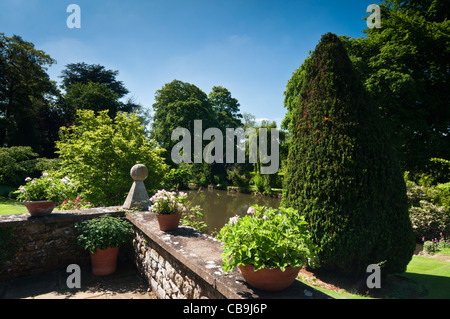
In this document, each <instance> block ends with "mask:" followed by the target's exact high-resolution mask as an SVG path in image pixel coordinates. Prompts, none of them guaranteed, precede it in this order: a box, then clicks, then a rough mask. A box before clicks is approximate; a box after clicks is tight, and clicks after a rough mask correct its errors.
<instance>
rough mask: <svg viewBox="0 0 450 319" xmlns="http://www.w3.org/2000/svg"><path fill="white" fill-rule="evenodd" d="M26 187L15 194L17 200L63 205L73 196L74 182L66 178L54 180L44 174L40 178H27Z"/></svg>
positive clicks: (20, 188)
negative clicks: (50, 202) (64, 201)
mask: <svg viewBox="0 0 450 319" xmlns="http://www.w3.org/2000/svg"><path fill="white" fill-rule="evenodd" d="M25 181H26V182H27V183H26V185H25V186H20V187H19V189H18V190H17V191H16V192H15V193H18V194H19V195H18V196H17V198H18V199H19V200H22V201H52V202H55V203H61V202H62V201H63V200H65V199H66V198H69V197H71V196H73V194H74V191H75V189H74V187H73V184H72V182H71V181H70V180H69V179H68V178H67V177H64V178H62V179H58V178H53V177H51V176H50V175H49V174H48V173H43V174H42V176H41V177H40V178H35V179H32V178H31V177H27V178H26V179H25Z"/></svg>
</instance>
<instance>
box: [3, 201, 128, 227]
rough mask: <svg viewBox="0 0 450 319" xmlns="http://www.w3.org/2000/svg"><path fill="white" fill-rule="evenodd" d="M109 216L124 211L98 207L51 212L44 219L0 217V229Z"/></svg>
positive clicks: (21, 216)
mask: <svg viewBox="0 0 450 319" xmlns="http://www.w3.org/2000/svg"><path fill="white" fill-rule="evenodd" d="M106 214H111V215H114V216H124V215H125V211H124V210H123V209H122V207H121V206H113V207H98V208H88V209H80V210H64V211H57V210H55V211H53V212H52V213H51V214H50V215H48V216H44V217H31V215H30V214H15V215H1V216H0V227H18V226H24V225H25V224H52V223H59V222H61V221H64V220H73V219H79V220H80V221H81V220H83V219H92V218H93V217H95V216H97V215H98V216H102V215H106Z"/></svg>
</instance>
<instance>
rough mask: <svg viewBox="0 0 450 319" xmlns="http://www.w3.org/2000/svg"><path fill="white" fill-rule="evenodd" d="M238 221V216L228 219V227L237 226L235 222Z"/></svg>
mask: <svg viewBox="0 0 450 319" xmlns="http://www.w3.org/2000/svg"><path fill="white" fill-rule="evenodd" d="M238 220H239V216H237V215H236V216H234V217H231V218H230V225H235V224H237V222H238Z"/></svg>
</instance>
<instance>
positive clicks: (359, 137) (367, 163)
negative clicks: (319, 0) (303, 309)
mask: <svg viewBox="0 0 450 319" xmlns="http://www.w3.org/2000/svg"><path fill="white" fill-rule="evenodd" d="M304 70H305V73H304V81H302V86H301V88H299V89H298V90H296V92H299V93H298V96H297V97H296V99H297V107H296V108H295V109H294V110H293V111H292V113H291V115H292V118H291V121H292V122H291V125H290V129H291V131H292V132H291V133H292V140H291V144H290V151H289V157H288V165H287V172H286V176H285V185H284V194H283V195H284V196H283V203H282V204H283V205H284V206H291V207H294V208H296V209H298V210H299V213H300V214H303V215H304V216H305V217H306V219H307V221H308V222H309V224H310V227H311V231H312V233H313V236H314V240H315V242H316V243H317V244H318V245H319V246H320V247H321V249H322V250H321V253H320V264H321V268H323V269H330V270H334V271H337V272H340V273H343V274H346V275H355V276H359V275H363V274H365V273H366V269H367V266H368V265H370V264H378V263H382V264H383V268H382V273H384V274H388V273H396V272H403V271H405V269H406V266H407V264H408V263H409V261H410V260H411V257H412V254H413V251H414V248H415V242H414V235H413V232H412V227H411V222H410V219H409V215H408V204H407V196H406V188H405V182H404V180H403V176H402V172H401V170H400V167H399V163H398V160H397V158H396V155H395V153H394V150H393V147H392V145H391V143H390V141H389V140H388V134H387V132H386V127H385V126H384V125H383V122H382V119H381V117H380V115H379V114H378V109H377V108H376V106H375V105H374V102H376V101H371V100H370V98H369V96H368V94H367V92H366V90H365V88H364V87H363V85H362V83H361V81H360V80H359V78H358V76H357V74H356V73H355V71H354V70H353V68H352V64H351V62H350V59H349V57H348V55H347V53H346V50H345V49H344V47H343V45H342V43H341V41H340V40H339V38H338V37H337V36H336V35H334V34H331V33H328V34H325V35H323V36H322V39H321V41H320V43H319V44H318V46H317V47H316V49H315V51H314V52H313V54H312V55H311V57H310V58H308V59H307V60H306V61H305V65H304Z"/></svg>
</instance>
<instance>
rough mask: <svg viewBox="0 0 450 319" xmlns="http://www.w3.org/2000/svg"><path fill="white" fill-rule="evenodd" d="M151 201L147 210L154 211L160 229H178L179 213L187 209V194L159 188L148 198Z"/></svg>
mask: <svg viewBox="0 0 450 319" xmlns="http://www.w3.org/2000/svg"><path fill="white" fill-rule="evenodd" d="M150 201H151V202H152V203H153V205H151V206H150V207H149V208H148V210H149V211H151V212H154V213H156V217H157V219H158V223H159V229H160V230H161V231H174V230H177V229H178V225H179V222H180V219H181V215H182V214H183V213H184V212H186V211H187V207H186V206H187V194H186V193H183V192H180V193H176V192H168V191H166V190H164V189H163V190H159V191H158V192H157V193H156V194H155V195H153V196H152V198H150Z"/></svg>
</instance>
